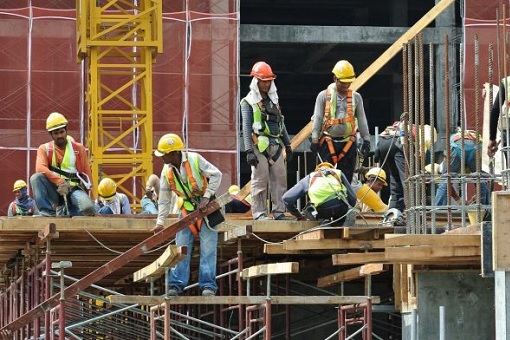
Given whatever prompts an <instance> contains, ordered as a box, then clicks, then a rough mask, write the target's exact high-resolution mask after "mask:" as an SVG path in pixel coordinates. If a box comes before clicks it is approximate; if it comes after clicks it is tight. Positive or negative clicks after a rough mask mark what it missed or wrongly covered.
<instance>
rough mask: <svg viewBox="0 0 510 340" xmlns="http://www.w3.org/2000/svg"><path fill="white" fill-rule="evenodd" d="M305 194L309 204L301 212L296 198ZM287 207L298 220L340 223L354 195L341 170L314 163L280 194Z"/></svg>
mask: <svg viewBox="0 0 510 340" xmlns="http://www.w3.org/2000/svg"><path fill="white" fill-rule="evenodd" d="M304 195H308V198H309V199H310V204H309V205H308V206H307V207H305V209H303V213H301V212H300V211H299V210H298V208H297V201H298V200H299V199H300V198H301V197H303V196H304ZM283 202H285V206H286V207H287V210H288V211H289V212H290V213H291V214H292V215H294V216H295V217H296V218H297V219H298V220H304V219H309V220H318V221H320V222H321V224H335V225H342V224H343V223H344V221H345V220H346V217H347V214H348V213H349V211H350V210H351V209H352V208H353V207H354V206H355V205H356V194H355V193H354V191H353V189H352V187H351V185H350V184H349V181H348V180H347V178H346V177H345V175H344V174H343V173H342V171H341V170H338V169H335V168H334V166H333V165H332V164H331V163H328V162H323V163H320V164H319V165H317V167H316V169H315V171H314V172H312V173H310V174H308V175H307V176H305V177H303V178H302V179H301V180H300V181H299V182H297V183H296V185H294V186H293V187H292V188H290V189H289V190H288V191H287V192H286V193H285V194H284V195H283Z"/></svg>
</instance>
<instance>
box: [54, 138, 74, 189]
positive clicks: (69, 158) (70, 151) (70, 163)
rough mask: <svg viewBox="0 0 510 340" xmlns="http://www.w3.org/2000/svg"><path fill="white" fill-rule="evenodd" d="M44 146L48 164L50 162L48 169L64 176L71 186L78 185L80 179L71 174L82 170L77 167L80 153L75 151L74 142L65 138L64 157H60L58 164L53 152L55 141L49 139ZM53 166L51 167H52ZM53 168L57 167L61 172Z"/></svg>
mask: <svg viewBox="0 0 510 340" xmlns="http://www.w3.org/2000/svg"><path fill="white" fill-rule="evenodd" d="M45 147H46V156H47V159H48V164H50V170H52V171H53V173H54V174H56V175H58V176H60V177H62V178H65V179H70V181H69V184H70V185H71V186H79V185H80V184H81V181H80V180H79V179H77V178H76V177H73V176H72V175H74V174H76V173H78V172H80V173H81V172H83V169H79V167H80V164H81V160H80V157H81V155H80V153H79V152H78V151H77V150H78V147H77V146H76V142H74V141H72V140H70V139H69V138H68V139H67V144H66V149H65V151H64V157H63V158H62V163H60V164H58V162H57V155H56V153H55V152H54V150H55V142H54V141H51V142H48V143H46V144H45ZM77 160H78V162H77ZM52 168H53V169H52ZM54 169H59V170H61V171H62V172H56V171H54Z"/></svg>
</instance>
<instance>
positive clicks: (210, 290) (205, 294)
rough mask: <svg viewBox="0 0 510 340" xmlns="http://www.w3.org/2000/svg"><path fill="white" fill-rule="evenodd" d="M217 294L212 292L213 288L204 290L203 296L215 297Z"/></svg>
mask: <svg viewBox="0 0 510 340" xmlns="http://www.w3.org/2000/svg"><path fill="white" fill-rule="evenodd" d="M215 295H216V292H215V291H214V290H212V289H211V288H204V290H203V291H202V296H215Z"/></svg>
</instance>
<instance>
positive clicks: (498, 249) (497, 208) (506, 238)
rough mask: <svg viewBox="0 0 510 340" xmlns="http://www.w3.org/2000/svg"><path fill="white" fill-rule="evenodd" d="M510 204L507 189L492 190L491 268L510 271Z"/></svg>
mask: <svg viewBox="0 0 510 340" xmlns="http://www.w3.org/2000/svg"><path fill="white" fill-rule="evenodd" d="M509 206H510V192H509V191H493V192H492V258H493V270H501V271H510V251H509V250H508V249H510V247H509V246H510V214H508V213H507V209H508V207H509Z"/></svg>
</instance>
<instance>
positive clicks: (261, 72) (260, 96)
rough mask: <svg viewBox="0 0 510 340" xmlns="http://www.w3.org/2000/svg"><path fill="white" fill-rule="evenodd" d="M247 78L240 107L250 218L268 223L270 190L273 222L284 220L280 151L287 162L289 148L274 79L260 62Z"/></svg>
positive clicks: (284, 186)
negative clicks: (248, 167) (247, 171)
mask: <svg viewBox="0 0 510 340" xmlns="http://www.w3.org/2000/svg"><path fill="white" fill-rule="evenodd" d="M250 74H251V75H252V76H253V78H252V81H251V84H250V92H248V95H247V96H246V97H244V98H243V99H242V100H241V103H240V106H241V115H242V119H243V136H244V146H245V151H246V161H247V163H248V164H249V165H250V166H251V197H252V208H251V209H252V216H253V218H254V219H257V220H263V219H271V218H270V217H269V216H268V214H267V210H268V209H267V198H268V186H269V189H270V191H271V203H272V214H273V218H274V219H275V220H282V219H287V218H286V216H285V215H284V212H285V205H284V204H283V201H282V196H283V193H284V192H285V191H286V190H287V170H286V166H285V160H284V152H283V151H285V155H286V156H285V157H286V159H287V161H290V159H291V158H292V148H291V146H290V138H289V134H288V133H287V129H286V128H285V123H284V121H283V115H282V112H281V109H280V105H279V103H278V94H277V91H276V85H275V82H274V80H275V79H276V76H275V75H274V73H273V71H272V70H271V67H270V66H269V65H268V64H267V63H265V62H263V61H259V62H257V63H255V65H253V68H252V70H251V73H250Z"/></svg>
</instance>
